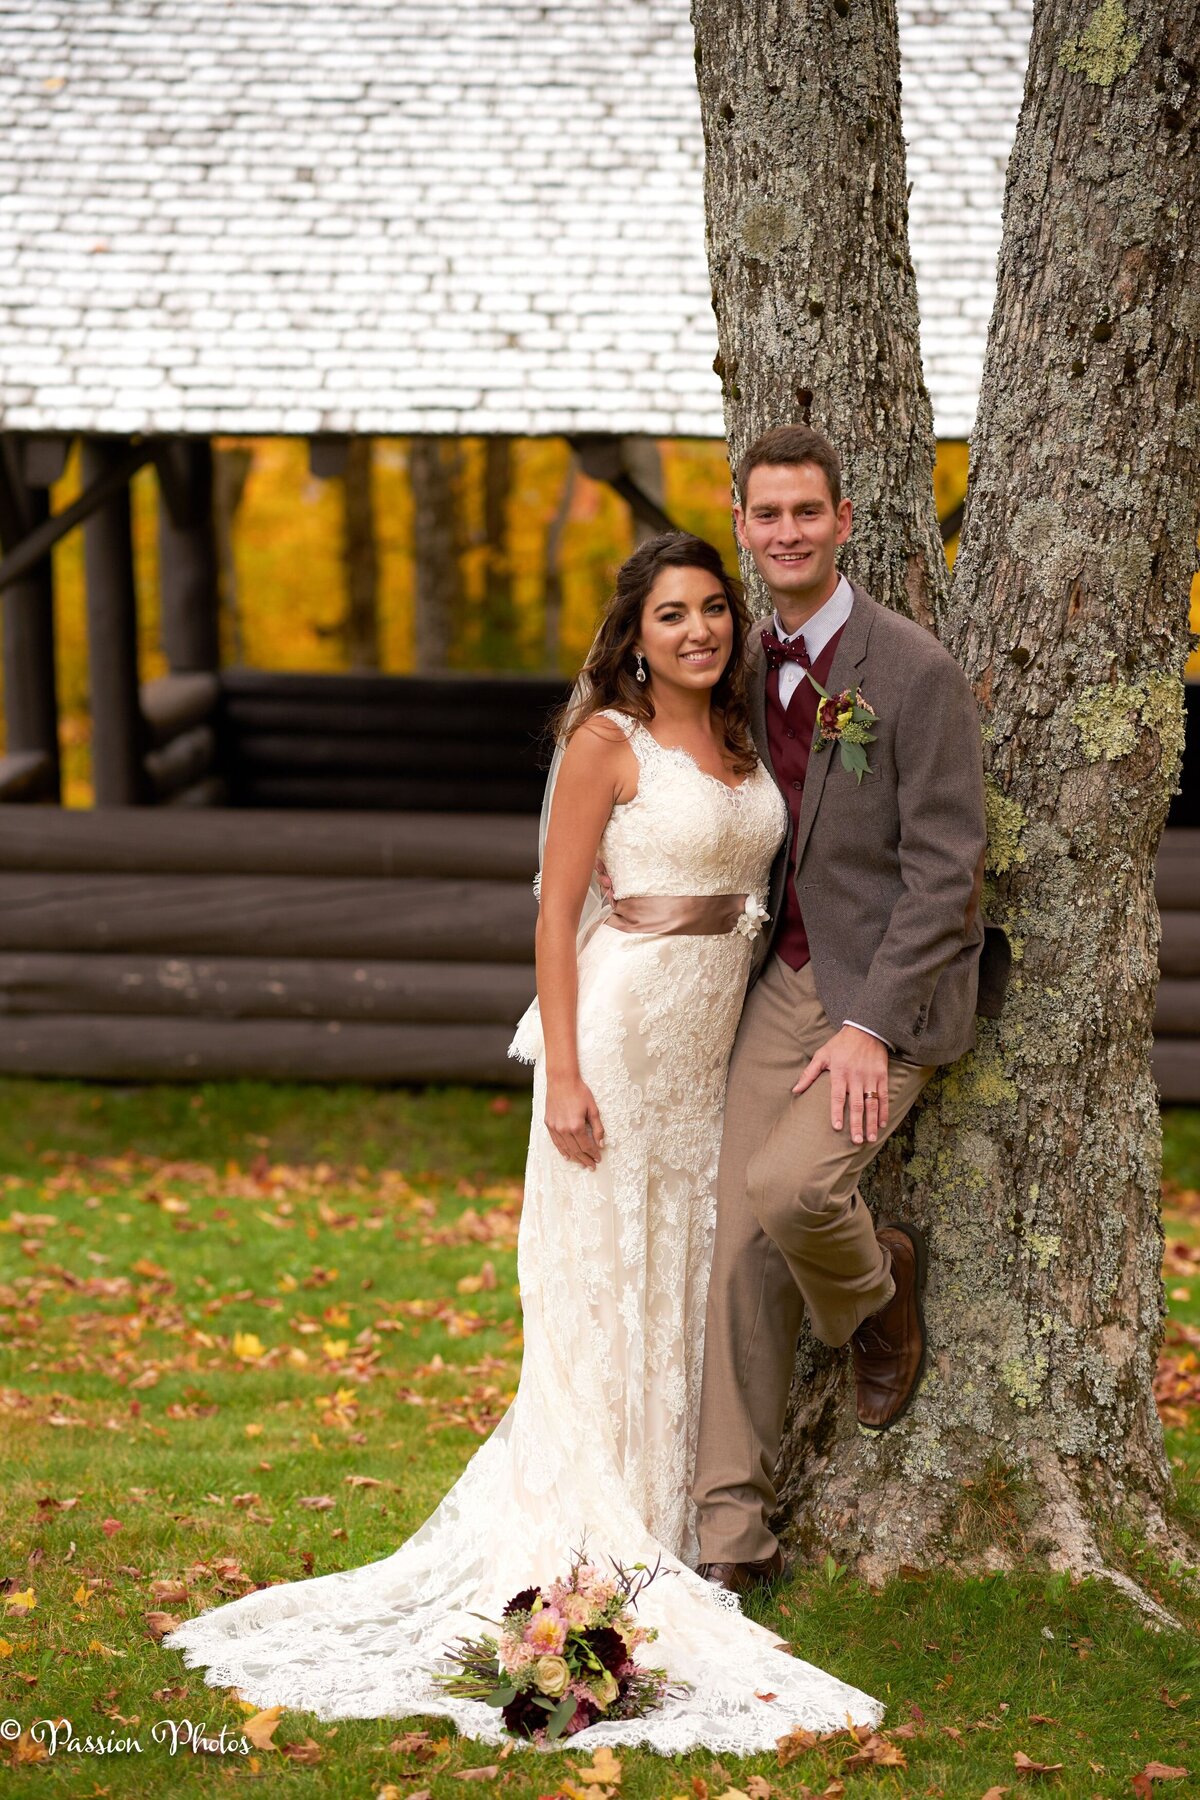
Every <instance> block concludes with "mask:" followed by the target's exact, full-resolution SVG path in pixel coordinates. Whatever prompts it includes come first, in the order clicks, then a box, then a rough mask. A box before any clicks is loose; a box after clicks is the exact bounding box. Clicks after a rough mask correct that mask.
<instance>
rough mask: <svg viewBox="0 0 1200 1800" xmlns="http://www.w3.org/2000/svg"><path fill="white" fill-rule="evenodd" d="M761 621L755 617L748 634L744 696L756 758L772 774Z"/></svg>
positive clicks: (765, 665)
mask: <svg viewBox="0 0 1200 1800" xmlns="http://www.w3.org/2000/svg"><path fill="white" fill-rule="evenodd" d="M762 623H763V622H762V620H761V619H756V620H755V622H754V627H753V629H752V631H751V634H750V643H749V646H748V651H749V654H748V657H747V661H748V664H749V667H748V669H747V688H748V690H749V691H748V693H747V696H746V697H747V699H748V701H749V703H750V735H751V737H752V738H753V739H754V748H755V749H756V750H757V751H758V760H759V761H760V762H761V763H763V764H765V766H766V767H767V768H768V769H771V773H772V774H774V772H775V771H774V769H773V768H772V765H771V746H770V744H769V742H768V741H767V659H766V657H765V656H764V655H763V647H762Z"/></svg>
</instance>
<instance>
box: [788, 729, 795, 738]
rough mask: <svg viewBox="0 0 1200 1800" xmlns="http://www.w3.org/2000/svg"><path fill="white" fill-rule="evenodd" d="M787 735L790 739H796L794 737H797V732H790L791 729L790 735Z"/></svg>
mask: <svg viewBox="0 0 1200 1800" xmlns="http://www.w3.org/2000/svg"><path fill="white" fill-rule="evenodd" d="M787 735H788V737H790V738H794V737H795V735H796V734H795V732H794V731H792V730H790V729H789V731H788V733H787Z"/></svg>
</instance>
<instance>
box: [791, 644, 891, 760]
mask: <svg viewBox="0 0 1200 1800" xmlns="http://www.w3.org/2000/svg"><path fill="white" fill-rule="evenodd" d="M804 672H805V674H806V675H807V676H808V679H809V680H810V681H811V682H812V684H813V686H814V687H815V688H816V690H817V692H818V694H820V696H821V702H820V705H819V706H818V707H817V730H816V735H815V736H814V738H813V746H812V747H813V749H814V750H824V749H825V748H826V747H827V746H828V745H829V744H836V745H837V747H838V749H839V750H840V751H841V753H842V767H843V769H849V770H850V772H851V774H852V775H853V776H854V778H855V780H856V781H861V780H862V778H863V776H864V775H869V774H870V772H871V764H870V761H869V760H868V757H867V745H868V744H873V743H874V742H875V733H874V732H873V731H872V730H871V726H872V725H873V724H874V722H875V720H876V718H877V717H878V714H877V713H876V711H875V708H874V707H873V706H871V705H869V704H868V703H867V701H866V700H865V699H864V698H863V693H862V689H861V688H843V690H842V692H841V693H840V694H827V693H826V691H825V689H824V688H823V687H822V686H821V684H820V682H819V681H818V680H817V679H816V677H815V676H814V674H813V673H812V670H811V669H806V670H805V671H804Z"/></svg>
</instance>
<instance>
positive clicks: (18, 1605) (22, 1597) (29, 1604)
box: [4, 1588, 37, 1612]
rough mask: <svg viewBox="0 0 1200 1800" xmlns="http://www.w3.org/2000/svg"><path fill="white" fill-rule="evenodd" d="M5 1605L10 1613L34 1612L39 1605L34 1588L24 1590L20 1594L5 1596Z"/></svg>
mask: <svg viewBox="0 0 1200 1800" xmlns="http://www.w3.org/2000/svg"><path fill="white" fill-rule="evenodd" d="M4 1604H5V1607H6V1608H7V1609H8V1611H9V1612H32V1611H33V1609H34V1607H35V1606H36V1605H37V1595H36V1594H35V1593H34V1591H33V1589H32V1588H24V1589H22V1591H21V1592H20V1593H19V1594H5V1596H4Z"/></svg>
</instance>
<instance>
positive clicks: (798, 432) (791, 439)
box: [737, 425, 842, 508]
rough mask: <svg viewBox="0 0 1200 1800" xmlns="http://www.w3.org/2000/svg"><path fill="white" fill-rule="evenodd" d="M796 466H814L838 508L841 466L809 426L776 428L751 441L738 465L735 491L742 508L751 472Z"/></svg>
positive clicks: (826, 442)
mask: <svg viewBox="0 0 1200 1800" xmlns="http://www.w3.org/2000/svg"><path fill="white" fill-rule="evenodd" d="M797 463H815V464H816V465H817V467H818V469H820V470H821V472H822V474H823V475H824V477H825V479H826V481H827V482H828V483H829V497H830V499H831V500H832V501H833V504H834V507H835V508H836V507H837V506H839V505H840V504H841V499H842V465H841V462H840V461H839V459H838V453H837V451H836V450H835V449H834V447H833V445H832V444H831V443H830V441H829V439H828V438H827V437H826V436H825V435H824V433H823V432H820V431H814V430H813V429H812V427H811V425H776V426H774V427H773V428H772V430H770V431H764V432H763V434H762V436H761V437H757V438H755V440H754V442H753V443H752V444H751V445H750V448H749V449H748V450H746V451H745V452H744V453H743V455H742V459H741V461H740V462H739V463H738V466H737V491H738V498H739V500H740V501H741V503H742V505H743V506H744V505H745V504H746V483H747V482H748V481H749V479H750V476H751V475H752V473H753V472H754V470H755V469H759V468H762V467H763V465H764V464H771V465H773V466H774V467H776V468H778V467H780V466H782V467H785V468H794V467H795V466H796V464H797Z"/></svg>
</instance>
